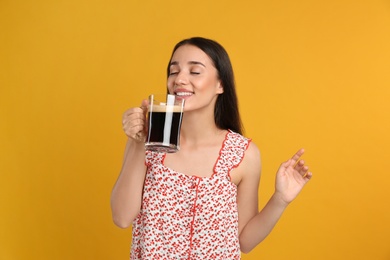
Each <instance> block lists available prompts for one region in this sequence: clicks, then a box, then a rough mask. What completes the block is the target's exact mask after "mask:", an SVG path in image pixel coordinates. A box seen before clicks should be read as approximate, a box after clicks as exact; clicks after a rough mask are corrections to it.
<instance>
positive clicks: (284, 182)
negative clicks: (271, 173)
mask: <svg viewBox="0 0 390 260" xmlns="http://www.w3.org/2000/svg"><path fill="white" fill-rule="evenodd" d="M304 152H305V151H304V149H300V150H299V151H298V152H297V153H296V154H294V156H293V157H292V158H291V159H289V160H288V161H286V162H283V163H282V164H281V165H280V167H279V169H278V171H277V173H276V184H275V188H276V191H275V193H276V194H277V195H278V197H280V198H281V199H282V200H283V201H284V202H285V203H286V204H288V203H290V202H291V201H293V200H294V199H295V198H296V197H297V196H298V194H299V193H300V191H301V190H302V188H303V187H304V186H305V184H306V183H307V182H308V181H309V180H310V178H311V177H312V173H311V172H309V167H308V166H307V165H306V164H305V162H304V161H303V160H301V159H300V157H301V156H302V155H303V153H304Z"/></svg>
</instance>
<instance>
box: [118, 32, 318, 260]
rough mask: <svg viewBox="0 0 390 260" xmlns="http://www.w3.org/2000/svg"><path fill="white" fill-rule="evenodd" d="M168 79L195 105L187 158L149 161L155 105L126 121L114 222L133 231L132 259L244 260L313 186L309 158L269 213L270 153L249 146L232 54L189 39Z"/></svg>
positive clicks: (286, 169) (279, 190)
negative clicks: (265, 179) (263, 197)
mask: <svg viewBox="0 0 390 260" xmlns="http://www.w3.org/2000/svg"><path fill="white" fill-rule="evenodd" d="M167 72H168V80H167V87H168V92H169V93H170V94H175V95H176V96H177V97H179V98H183V99H185V108H184V116H183V121H182V127H181V132H180V151H179V152H177V153H172V154H163V153H156V152H145V148H144V143H143V138H142V137H144V136H145V134H146V124H145V120H146V119H145V115H146V107H147V101H146V100H144V101H143V102H142V105H141V107H140V108H139V107H136V108H131V109H129V110H127V111H126V112H125V113H124V115H123V129H124V131H125V133H126V135H127V136H128V141H127V145H126V150H125V156H124V161H123V166H122V170H121V173H120V175H119V177H118V180H117V182H116V184H115V186H114V188H113V191H112V195H111V206H112V214H113V220H114V222H115V224H116V225H118V226H119V227H122V228H127V227H129V226H130V225H131V224H133V242H132V249H131V259H240V252H243V253H248V252H249V251H251V250H252V249H253V248H254V247H255V246H256V245H257V244H259V243H260V242H261V241H262V240H263V239H264V238H265V237H266V236H267V235H268V234H269V233H270V232H271V230H272V228H273V227H274V226H275V224H276V223H277V221H278V219H279V218H280V216H281V215H282V213H283V211H284V210H285V209H286V207H287V206H288V204H289V203H290V202H291V201H292V200H293V199H294V198H295V197H296V196H297V195H298V193H299V192H300V191H301V189H302V188H303V186H304V185H305V184H306V183H307V182H308V180H309V179H310V178H311V176H312V173H311V172H308V167H307V166H306V165H305V163H304V161H303V160H299V158H300V156H301V155H302V154H303V152H304V151H303V149H301V150H299V151H298V152H297V153H296V154H295V155H294V156H293V157H292V158H291V159H289V160H287V161H286V162H284V163H282V164H281V166H280V168H279V169H278V171H277V175H276V188H275V192H274V194H273V196H272V197H271V198H270V200H269V201H268V203H267V204H266V206H265V207H264V208H263V209H262V210H261V211H260V212H259V211H258V188H259V181H260V170H261V163H260V152H259V150H258V148H257V146H256V145H255V144H254V143H253V142H251V140H250V139H248V138H246V137H244V136H242V129H241V128H242V126H241V121H240V115H239V112H238V103H237V97H236V91H235V84H234V76H233V69H232V66H231V63H230V59H229V56H228V54H227V53H226V51H225V50H224V48H223V47H222V46H221V45H220V44H218V43H217V42H215V41H213V40H210V39H205V38H200V37H195V38H190V39H186V40H183V41H181V42H179V43H178V44H177V45H176V46H175V48H174V49H173V52H172V56H171V59H170V62H169V64H168V69H167ZM140 137H141V138H140Z"/></svg>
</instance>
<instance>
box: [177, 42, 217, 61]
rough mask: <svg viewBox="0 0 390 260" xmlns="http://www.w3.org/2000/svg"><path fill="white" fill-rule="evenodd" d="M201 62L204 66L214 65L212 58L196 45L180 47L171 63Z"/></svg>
mask: <svg viewBox="0 0 390 260" xmlns="http://www.w3.org/2000/svg"><path fill="white" fill-rule="evenodd" d="M194 61H196V62H201V63H203V64H205V65H206V64H213V62H212V61H211V59H210V57H209V56H208V55H207V54H206V53H205V52H204V51H202V50H201V49H199V48H198V47H196V46H194V45H189V44H186V45H183V46H180V47H179V48H178V49H177V50H176V51H175V52H174V53H173V55H172V59H171V62H177V63H179V64H180V63H184V64H185V63H188V62H194Z"/></svg>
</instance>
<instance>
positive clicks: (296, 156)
mask: <svg viewBox="0 0 390 260" xmlns="http://www.w3.org/2000/svg"><path fill="white" fill-rule="evenodd" d="M304 153H305V149H303V148H301V149H299V150H298V151H297V152H296V153H295V154H294V155H293V157H292V158H291V159H292V160H294V162H295V165H296V164H297V163H298V162H299V158H301V156H302V155H303V154H304ZM295 165H294V167H295Z"/></svg>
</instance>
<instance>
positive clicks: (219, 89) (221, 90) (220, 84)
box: [217, 81, 223, 94]
mask: <svg viewBox="0 0 390 260" xmlns="http://www.w3.org/2000/svg"><path fill="white" fill-rule="evenodd" d="M222 93H223V86H222V83H221V82H220V81H218V85H217V94H222Z"/></svg>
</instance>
